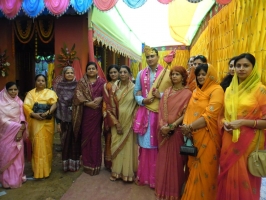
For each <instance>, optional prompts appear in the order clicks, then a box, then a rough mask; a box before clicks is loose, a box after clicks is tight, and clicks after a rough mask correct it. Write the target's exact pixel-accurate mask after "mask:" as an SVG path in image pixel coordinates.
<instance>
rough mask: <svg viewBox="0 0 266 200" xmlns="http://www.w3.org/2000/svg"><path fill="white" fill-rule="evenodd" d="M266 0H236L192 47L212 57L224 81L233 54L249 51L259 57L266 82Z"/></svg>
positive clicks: (210, 58) (262, 75) (191, 52)
mask: <svg viewBox="0 0 266 200" xmlns="http://www.w3.org/2000/svg"><path fill="white" fill-rule="evenodd" d="M265 7H266V1H246V0H232V1H231V2H230V3H229V4H228V5H227V6H225V7H223V8H222V9H221V11H220V12H219V13H218V14H216V15H215V16H214V17H213V18H211V19H210V20H209V22H208V26H207V27H206V29H205V30H204V31H203V32H202V34H201V35H200V36H199V38H198V39H197V41H196V42H195V43H194V45H193V46H192V48H191V51H190V55H191V56H193V55H198V54H202V55H205V56H206V57H207V58H208V62H209V63H211V64H212V65H213V66H214V67H215V68H216V69H217V72H218V76H219V79H220V80H221V79H222V78H223V77H224V76H225V75H226V74H227V72H228V61H229V59H230V58H231V57H233V56H237V55H239V54H241V53H246V52H249V53H251V54H253V55H254V56H255V57H256V64H257V65H258V68H259V71H260V73H261V80H262V83H264V84H266V69H265V67H264V64H265V61H266V49H265V44H266V29H265V25H266V15H265V13H266V12H265V10H264V8H265Z"/></svg>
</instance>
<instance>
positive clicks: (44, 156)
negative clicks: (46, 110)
mask: <svg viewBox="0 0 266 200" xmlns="http://www.w3.org/2000/svg"><path fill="white" fill-rule="evenodd" d="M35 102H38V103H42V104H49V105H52V104H55V103H56V102H57V95H56V93H55V92H54V91H52V90H50V89H44V90H42V91H40V92H38V93H36V89H33V90H31V91H29V92H28V94H27V96H26V98H25V100H24V112H25V115H26V118H27V122H28V124H29V126H28V129H29V138H30V140H31V143H32V170H33V173H34V178H45V177H48V176H49V175H50V173H51V169H52V157H53V135H54V123H55V122H54V121H55V120H54V117H53V118H52V119H50V120H42V121H40V120H37V119H34V118H31V117H30V113H32V112H33V111H32V108H33V104H34V103H35Z"/></svg>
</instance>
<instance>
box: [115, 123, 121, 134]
mask: <svg viewBox="0 0 266 200" xmlns="http://www.w3.org/2000/svg"><path fill="white" fill-rule="evenodd" d="M115 126H116V130H117V133H118V135H122V134H123V131H122V126H121V124H120V123H119V122H118V123H117V124H116V125H115Z"/></svg>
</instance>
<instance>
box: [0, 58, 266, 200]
mask: <svg viewBox="0 0 266 200" xmlns="http://www.w3.org/2000/svg"><path fill="white" fill-rule="evenodd" d="M190 63H191V69H190V72H189V74H188V73H187V71H186V70H185V68H183V67H173V68H172V69H171V71H170V77H169V78H170V80H171V82H172V86H171V87H170V88H168V89H166V90H165V91H164V93H163V96H162V97H161V100H160V105H159V127H158V131H157V132H158V142H159V147H158V157H157V165H156V185H155V194H156V197H157V198H158V199H182V200H186V199H187V200H190V199H198V198H201V199H207V200H209V199H259V197H260V192H259V191H260V185H261V178H260V177H255V176H253V175H251V174H250V173H249V171H248V169H247V157H248V155H249V154H250V153H251V152H252V151H254V149H255V145H256V142H257V140H258V136H259V133H260V132H263V130H264V129H265V128H266V121H265V118H266V87H265V86H264V85H263V84H262V83H261V82H260V75H259V72H258V67H257V65H256V64H255V57H254V56H253V55H251V54H249V53H245V54H241V55H239V56H236V57H234V58H233V59H231V60H230V61H229V67H230V68H229V72H230V73H229V74H228V76H226V77H225V79H224V80H223V81H222V82H221V83H219V81H218V78H217V72H216V71H215V69H214V67H212V66H211V65H210V64H207V59H206V58H205V57H204V56H201V55H200V56H196V57H193V58H192V59H191V61H190ZM193 76H194V80H193ZM107 79H108V82H107V83H106V82H105V80H104V79H102V78H100V77H98V73H97V65H96V64H95V63H93V62H90V63H88V64H87V66H86V73H85V75H84V76H83V78H82V79H81V80H79V81H78V82H77V81H76V80H75V76H74V69H73V68H72V67H65V68H64V69H63V78H62V80H61V81H60V82H59V83H58V84H56V85H55V86H54V91H52V90H49V89H46V88H45V85H46V78H45V77H44V76H43V75H37V76H36V79H35V81H36V88H35V89H33V90H31V91H29V92H28V94H27V96H26V98H25V100H24V105H23V102H22V101H21V100H20V99H19V98H18V96H17V94H18V88H17V86H16V84H15V83H12V82H9V83H7V84H6V87H5V88H4V89H3V90H2V91H1V93H0V104H1V106H0V112H1V113H2V115H1V116H3V117H1V119H0V156H1V159H0V182H1V184H2V185H3V187H11V188H15V187H19V186H21V184H22V183H23V181H25V176H24V174H23V168H24V157H23V138H26V137H27V134H28V135H29V138H30V140H31V143H32V149H33V151H32V169H33V173H34V177H35V178H45V177H48V176H49V174H50V172H51V161H52V140H53V132H54V120H53V118H52V117H51V114H52V113H55V117H56V121H57V124H58V125H57V126H58V127H57V129H58V131H59V132H60V133H61V141H62V149H63V151H62V160H63V170H64V171H77V170H78V169H79V167H80V165H81V163H80V162H81V161H80V156H81V155H82V159H81V160H82V164H83V169H84V172H86V173H88V174H90V175H97V174H99V172H100V168H101V163H102V147H101V133H102V131H103V133H104V136H105V149H104V163H105V166H106V168H108V169H110V170H111V176H110V180H111V181H115V180H117V179H122V180H123V181H125V182H133V180H134V178H135V172H136V169H137V153H136V152H137V145H136V135H135V134H134V133H133V130H132V123H133V120H134V119H133V116H134V113H135V110H136V106H137V104H136V102H135V99H134V94H133V91H134V83H133V82H132V81H131V71H130V68H129V67H127V66H124V65H123V66H121V67H118V66H117V65H111V66H109V68H108V70H107ZM224 91H225V93H224ZM44 105H48V109H46V110H44V112H40V111H38V109H40V108H39V107H42V109H44V108H43V107H45V106H44ZM22 107H24V113H25V117H24V114H23V108H22ZM36 107H37V108H38V109H37V108H36ZM11 110H12V112H10V111H11ZM36 110H37V111H36ZM102 122H104V126H103V127H104V130H102ZM187 138H189V139H190V142H192V143H193V145H194V146H195V147H196V148H197V150H198V153H197V155H196V156H184V155H180V153H179V151H180V147H181V146H182V145H183V144H184V141H185V140H186V139H187ZM264 138H265V136H264V134H262V135H261V139H260V144H259V147H260V149H264V142H265V139H264ZM186 141H187V140H186ZM187 145H188V144H187ZM7 147H8V148H7ZM11 172H12V173H11Z"/></svg>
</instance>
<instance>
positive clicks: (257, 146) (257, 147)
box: [256, 130, 261, 153]
mask: <svg viewBox="0 0 266 200" xmlns="http://www.w3.org/2000/svg"><path fill="white" fill-rule="evenodd" d="M259 132H260V133H259V138H258V140H257V145H256V153H258V150H259V145H260V136H261V130H259Z"/></svg>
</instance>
